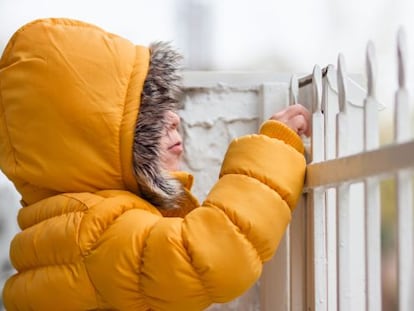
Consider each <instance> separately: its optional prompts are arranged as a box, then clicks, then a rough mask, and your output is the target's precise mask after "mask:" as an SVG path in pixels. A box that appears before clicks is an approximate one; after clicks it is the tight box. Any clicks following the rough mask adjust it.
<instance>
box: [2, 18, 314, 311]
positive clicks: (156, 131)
mask: <svg viewBox="0 0 414 311" xmlns="http://www.w3.org/2000/svg"><path fill="white" fill-rule="evenodd" d="M178 61H179V55H178V54H177V53H176V52H174V51H173V50H171V48H170V47H169V46H168V45H166V44H162V43H157V44H154V45H151V46H150V47H149V48H146V47H142V46H135V45H134V44H132V43H131V42H129V41H127V40H125V39H123V38H121V37H119V36H116V35H114V34H110V33H107V32H105V31H104V30H102V29H100V28H98V27H96V26H93V25H90V24H87V23H83V22H80V21H74V20H69V19H42V20H37V21H34V22H32V23H29V24H27V25H25V26H23V27H22V28H21V29H19V30H18V31H17V32H16V33H15V34H14V36H13V37H12V38H11V40H10V42H9V43H8V45H7V47H6V49H5V51H4V53H3V56H2V58H1V60H0V168H1V169H2V171H3V172H4V173H5V174H6V176H7V177H8V178H9V179H10V180H11V181H12V182H13V183H14V185H15V187H16V189H17V190H18V191H19V193H20V194H21V196H22V200H21V203H22V208H21V209H20V211H19V214H18V223H19V226H20V228H21V230H22V231H21V232H20V233H18V234H17V235H16V236H15V238H14V239H13V241H12V243H11V248H10V258H11V261H12V264H13V266H14V267H15V269H16V270H17V273H16V274H15V275H14V276H12V277H11V278H10V279H9V280H8V281H7V282H6V285H5V287H4V290H3V299H4V303H5V307H6V309H7V310H9V311H12V310H168V311H173V310H180V311H183V310H191V311H194V310H203V309H205V308H206V307H207V306H209V305H210V304H212V303H214V302H226V301H229V300H232V299H234V298H236V297H237V296H239V295H241V294H242V293H243V292H245V291H246V290H247V289H248V288H250V287H251V286H252V285H253V284H254V283H255V281H256V280H257V279H258V278H259V276H260V273H261V271H262V265H263V263H264V262H266V261H268V260H269V259H270V258H271V257H272V256H273V254H274V253H275V250H276V248H277V246H278V243H279V241H280V239H281V237H282V236H283V234H284V231H285V228H286V226H287V225H288V223H289V221H290V219H291V212H292V210H293V209H294V208H295V205H296V202H297V201H298V198H299V196H300V194H301V190H302V185H303V180H304V174H305V160H304V156H303V151H304V149H303V144H302V142H301V139H300V137H299V135H298V134H307V135H308V134H309V131H310V128H309V113H308V111H307V110H306V109H305V108H303V107H302V106H299V105H296V106H293V107H289V108H287V109H285V110H283V111H282V112H280V113H276V114H274V115H273V116H271V118H270V120H268V121H266V122H265V123H264V124H263V125H262V127H261V129H260V134H254V135H250V136H245V137H241V138H239V139H236V140H234V141H233V142H232V143H231V145H230V146H229V147H228V151H227V153H226V155H225V158H224V161H223V164H222V168H221V172H220V177H219V180H218V181H217V183H216V184H215V186H214V187H213V189H211V191H210V193H209V195H208V196H207V198H206V200H205V201H204V202H203V203H202V204H201V205H200V204H198V202H197V200H196V199H195V198H194V197H193V196H192V195H191V193H190V189H189V188H190V187H191V181H192V178H191V176H189V175H188V174H186V173H184V172H175V170H176V169H177V167H178V165H177V163H178V161H179V159H180V156H181V154H182V152H183V147H182V141H181V137H180V135H179V133H178V130H177V128H178V125H179V117H178V116H177V115H176V114H175V112H174V111H175V105H176V104H177V102H178V101H179V99H180V95H181V89H180V84H179V82H180V81H179V71H178V69H177V65H178Z"/></svg>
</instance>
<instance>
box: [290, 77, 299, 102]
mask: <svg viewBox="0 0 414 311" xmlns="http://www.w3.org/2000/svg"><path fill="white" fill-rule="evenodd" d="M298 93H299V81H298V78H297V77H296V76H295V75H292V77H291V78H290V85H289V105H290V106H292V105H296V104H297V103H298Z"/></svg>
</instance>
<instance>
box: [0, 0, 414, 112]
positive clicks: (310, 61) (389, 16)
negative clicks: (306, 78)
mask: <svg viewBox="0 0 414 311" xmlns="http://www.w3.org/2000/svg"><path fill="white" fill-rule="evenodd" d="M190 3H192V4H193V5H196V6H197V7H198V8H202V9H203V10H202V12H203V13H204V15H203V16H202V17H200V16H193V17H192V19H189V18H188V11H185V7H186V5H187V6H188V5H189V4H190ZM413 16H414V1H412V0H364V1H360V0H313V1H312V0H285V1H277V0H255V1H252V0H250V1H248V0H151V1H144V0H116V1H107V0H88V1H86V0H70V1H60V0H0V20H1V25H2V26H1V31H0V49H1V50H2V49H3V48H4V46H5V44H6V42H7V40H8V39H9V37H10V36H11V35H12V34H13V32H14V31H15V30H17V29H18V28H19V27H20V26H22V25H23V24H24V23H26V22H29V21H31V20H33V19H36V18H41V17H71V18H76V19H81V20H84V21H87V22H90V23H95V24H97V25H98V26H100V27H102V28H104V29H106V30H108V31H111V32H114V33H117V34H119V35H121V36H124V37H126V38H128V39H129V40H131V41H133V42H134V43H136V44H144V45H147V44H149V43H150V42H152V41H158V40H166V41H171V42H172V44H173V45H175V46H176V47H177V48H179V49H181V50H182V52H183V53H184V55H185V56H187V57H188V58H190V55H186V54H191V53H207V54H208V55H207V56H206V57H208V62H209V65H210V68H211V69H214V70H235V71H239V70H261V71H263V70H271V71H279V72H292V73H310V72H312V69H313V66H314V65H315V64H318V65H320V66H322V67H323V66H325V65H327V64H335V63H336V60H337V55H338V53H342V54H343V55H344V56H345V61H346V68H347V70H348V72H351V73H364V65H365V63H364V62H365V47H366V43H367V41H368V40H372V41H373V42H374V44H375V46H376V51H377V59H378V72H379V73H380V78H378V86H379V87H378V96H379V97H380V100H381V101H382V102H384V104H387V102H389V101H390V100H392V97H393V92H394V88H395V86H396V81H397V79H396V59H395V54H396V50H395V49H396V48H395V41H396V33H397V30H398V28H399V27H400V26H403V27H404V29H405V31H406V33H407V38H408V42H407V43H408V49H409V51H414V18H413ZM189 34H190V35H189ZM191 34H192V36H191ZM197 34H198V35H197ZM194 35H195V36H194ZM189 38H190V39H189ZM188 41H191V42H192V43H193V45H195V46H196V49H195V51H194V48H193V50H189V49H188V44H189V42H188ZM191 51H192V52H191ZM411 54H413V55H414V53H411ZM413 64H414V57H413V59H412V60H409V66H410V68H411V70H410V71H411V72H414V66H413ZM408 78H409V84H410V90H413V91H414V87H412V86H413V85H414V83H413V80H414V79H413V78H411V76H410V75H409V77H408ZM413 91H412V93H414V92H413Z"/></svg>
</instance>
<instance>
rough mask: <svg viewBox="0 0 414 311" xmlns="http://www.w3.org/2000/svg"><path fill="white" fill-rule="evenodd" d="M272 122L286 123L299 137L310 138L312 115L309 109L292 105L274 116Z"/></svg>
mask: <svg viewBox="0 0 414 311" xmlns="http://www.w3.org/2000/svg"><path fill="white" fill-rule="evenodd" d="M270 120H276V121H279V122H282V123H284V124H285V125H287V126H288V127H289V128H291V129H292V130H294V131H295V132H296V133H297V134H298V135H305V136H306V137H309V136H310V134H311V129H312V127H311V114H310V112H309V110H308V109H306V108H305V107H304V106H302V105H299V104H297V105H292V106H289V107H287V108H286V109H283V110H282V111H279V112H277V113H275V114H273V115H272V116H271V117H270Z"/></svg>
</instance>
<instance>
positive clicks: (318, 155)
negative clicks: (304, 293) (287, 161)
mask: <svg viewBox="0 0 414 311" xmlns="http://www.w3.org/2000/svg"><path fill="white" fill-rule="evenodd" d="M312 95H313V96H312V97H313V99H312V149H311V157H312V162H321V161H323V160H324V154H325V151H324V150H325V149H324V132H325V130H324V116H323V113H322V107H321V100H322V98H321V96H322V73H321V69H320V67H319V66H315V67H314V70H313V76H312ZM309 202H310V206H309V208H310V210H312V217H311V219H312V231H313V232H312V233H313V234H312V240H313V254H312V256H313V267H312V268H313V269H312V270H313V275H312V279H313V289H314V291H313V292H314V295H313V297H308V298H310V299H308V302H310V304H311V305H310V309H311V310H315V311H322V310H323V311H327V268H326V264H327V263H326V260H327V257H326V221H325V214H326V213H325V195H324V190H323V189H312V190H311V192H310V198H309ZM309 258H311V257H309Z"/></svg>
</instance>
